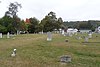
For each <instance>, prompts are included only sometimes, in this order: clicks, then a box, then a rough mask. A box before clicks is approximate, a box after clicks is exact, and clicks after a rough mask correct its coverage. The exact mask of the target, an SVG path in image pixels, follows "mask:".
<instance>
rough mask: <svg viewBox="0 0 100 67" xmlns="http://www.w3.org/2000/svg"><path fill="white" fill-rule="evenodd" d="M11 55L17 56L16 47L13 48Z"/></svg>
mask: <svg viewBox="0 0 100 67" xmlns="http://www.w3.org/2000/svg"><path fill="white" fill-rule="evenodd" d="M11 56H12V57H15V56H16V49H14V50H13V52H12V54H11Z"/></svg>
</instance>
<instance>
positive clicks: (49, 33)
mask: <svg viewBox="0 0 100 67" xmlns="http://www.w3.org/2000/svg"><path fill="white" fill-rule="evenodd" d="M51 40H52V34H51V32H47V41H51Z"/></svg>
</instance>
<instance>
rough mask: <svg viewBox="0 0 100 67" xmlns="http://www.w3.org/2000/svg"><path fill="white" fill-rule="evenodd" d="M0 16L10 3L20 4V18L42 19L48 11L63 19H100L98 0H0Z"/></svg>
mask: <svg viewBox="0 0 100 67" xmlns="http://www.w3.org/2000/svg"><path fill="white" fill-rule="evenodd" d="M0 1H1V2H0V18H1V17H3V16H4V14H5V12H6V11H7V10H8V6H9V4H10V3H13V2H18V3H19V4H21V5H22V8H21V9H18V10H19V12H18V13H17V14H18V17H20V18H21V19H26V18H31V17H36V18H37V19H39V20H42V19H43V18H44V17H45V16H46V15H47V14H48V13H49V12H50V11H53V12H55V13H56V16H57V18H59V17H62V19H63V20H64V21H86V20H100V8H99V7H100V0H0Z"/></svg>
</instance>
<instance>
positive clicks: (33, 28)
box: [28, 17, 39, 33]
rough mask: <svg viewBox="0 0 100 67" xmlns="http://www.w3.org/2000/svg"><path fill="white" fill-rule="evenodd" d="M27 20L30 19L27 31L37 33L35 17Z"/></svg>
mask: <svg viewBox="0 0 100 67" xmlns="http://www.w3.org/2000/svg"><path fill="white" fill-rule="evenodd" d="M29 20H30V24H29V26H28V31H29V33H38V31H37V28H38V25H39V20H38V19H36V18H35V17H34V18H30V19H29Z"/></svg>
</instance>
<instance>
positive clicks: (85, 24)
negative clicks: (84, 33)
mask: <svg viewBox="0 0 100 67" xmlns="http://www.w3.org/2000/svg"><path fill="white" fill-rule="evenodd" d="M63 24H64V26H65V27H66V28H77V29H79V30H92V31H95V29H96V28H97V27H98V26H100V21H99V20H88V21H69V22H68V21H65V22H64V23H63Z"/></svg>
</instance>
